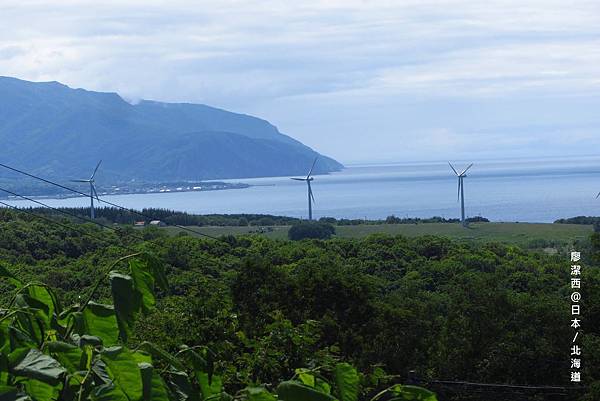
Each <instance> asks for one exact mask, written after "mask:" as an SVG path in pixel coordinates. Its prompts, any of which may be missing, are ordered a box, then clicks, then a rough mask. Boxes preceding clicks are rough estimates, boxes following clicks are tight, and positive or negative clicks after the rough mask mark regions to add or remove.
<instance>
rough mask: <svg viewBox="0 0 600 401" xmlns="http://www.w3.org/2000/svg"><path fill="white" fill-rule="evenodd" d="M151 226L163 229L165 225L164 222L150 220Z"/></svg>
mask: <svg viewBox="0 0 600 401" xmlns="http://www.w3.org/2000/svg"><path fill="white" fill-rule="evenodd" d="M150 225H151V226H156V227H165V226H166V225H167V224H166V223H165V222H164V221H160V220H152V221H151V222H150Z"/></svg>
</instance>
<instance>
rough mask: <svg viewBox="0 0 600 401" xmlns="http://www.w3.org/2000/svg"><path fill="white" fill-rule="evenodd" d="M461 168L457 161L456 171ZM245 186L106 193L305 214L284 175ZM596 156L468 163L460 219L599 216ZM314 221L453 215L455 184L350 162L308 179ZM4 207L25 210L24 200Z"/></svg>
mask: <svg viewBox="0 0 600 401" xmlns="http://www.w3.org/2000/svg"><path fill="white" fill-rule="evenodd" d="M467 164H468V163H463V162H457V163H456V166H457V168H461V169H462V168H463V167H465V166H466V165H467ZM230 181H231V182H245V183H248V184H251V185H253V186H252V187H250V188H246V189H237V190H224V191H207V192H187V193H163V194H142V195H121V196H106V197H105V199H106V200H109V201H111V202H114V203H117V204H120V205H123V206H125V207H128V208H134V209H142V208H144V207H156V208H168V209H173V210H181V211H188V212H192V213H199V214H205V213H267V214H275V215H289V216H296V217H306V216H307V213H308V212H307V200H306V196H307V195H306V185H305V184H304V183H302V182H296V181H292V180H290V179H289V178H287V177H277V178H259V179H241V180H230ZM598 191H600V157H582V158H578V159H573V158H564V159H557V158H553V159H538V160H525V161H524V160H501V161H480V162H476V163H475V165H474V166H473V168H472V169H471V170H470V171H469V175H468V177H467V178H465V199H466V210H467V215H468V216H477V215H481V216H484V217H487V218H489V219H490V220H493V221H521V222H552V221H554V220H556V219H558V218H562V217H571V216H577V215H600V199H598V200H596V199H595V196H596V194H597V193H598ZM313 192H314V195H315V198H316V203H315V205H314V209H313V210H314V215H315V217H317V218H318V217H322V216H332V217H337V218H340V217H345V218H370V219H375V218H385V217H386V216H389V215H391V214H395V215H396V216H399V217H404V216H411V217H431V216H443V217H447V218H450V217H458V216H459V213H460V211H459V204H458V203H457V180H456V177H455V176H454V173H453V172H452V171H451V170H450V168H449V167H448V165H447V164H446V163H444V162H439V163H405V164H387V165H355V166H350V167H348V168H347V169H346V170H344V171H342V172H339V173H335V174H331V175H327V176H316V177H315V180H314V181H313ZM43 201H44V202H45V203H48V204H50V205H52V206H87V205H88V204H89V200H88V199H84V198H70V199H61V200H58V199H52V200H48V199H45V200H43ZM12 204H15V205H18V206H28V205H29V204H28V203H27V202H17V201H14V202H12Z"/></svg>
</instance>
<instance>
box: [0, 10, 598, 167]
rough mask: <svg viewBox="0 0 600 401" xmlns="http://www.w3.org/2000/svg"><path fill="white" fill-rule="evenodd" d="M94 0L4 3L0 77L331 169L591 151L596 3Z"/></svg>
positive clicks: (0, 15)
mask: <svg viewBox="0 0 600 401" xmlns="http://www.w3.org/2000/svg"><path fill="white" fill-rule="evenodd" d="M52 3H57V4H59V5H56V4H52ZM98 3H100V2H98V1H72V0H61V1H56V2H49V1H30V0H2V1H1V2H0V75H7V76H14V77H17V78H22V79H27V80H35V81H54V80H56V81H60V82H62V83H65V84H67V85H69V86H72V87H83V88H86V89H91V90H99V91H114V92H118V93H119V94H121V96H123V97H124V98H126V99H127V100H129V101H136V100H138V99H141V98H144V99H154V100H162V101H172V102H198V103H205V104H209V105H212V106H217V107H222V108H225V109H228V110H231V111H236V112H242V113H248V114H252V115H256V116H259V117H262V118H265V119H267V120H269V121H270V122H271V123H273V124H274V125H276V126H277V127H278V128H279V129H280V131H282V132H284V133H286V134H288V135H291V136H293V137H295V138H297V139H299V140H301V141H302V142H304V143H306V144H307V145H309V146H312V147H314V148H315V149H317V150H318V151H321V152H323V153H326V154H328V155H330V156H333V157H335V158H337V159H338V160H340V161H342V162H359V161H414V160H433V159H446V158H450V159H468V158H474V159H477V160H480V159H482V158H498V157H521V156H536V157H537V156H545V155H557V154H565V153H566V154H570V155H576V154H578V153H582V154H600V107H599V106H600V1H598V0H592V1H583V0H582V1H573V2H570V1H564V0H558V1H554V0H542V1H536V0H527V1H523V0H518V1H512V0H511V1H509V0H506V1H460V0H457V1H427V0H416V1H412V0H408V1H403V0H397V1H378V0H370V1H355V0H339V1H338V0H328V1H310V0H306V1H222V0H219V1H177V0H169V1H152V0H144V1H130V0H119V1H106V0H105V1H103V2H102V4H98Z"/></svg>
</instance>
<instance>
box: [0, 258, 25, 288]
mask: <svg viewBox="0 0 600 401" xmlns="http://www.w3.org/2000/svg"><path fill="white" fill-rule="evenodd" d="M0 278H3V279H5V280H7V281H8V282H9V283H11V284H12V285H14V286H15V287H17V288H21V287H22V283H21V281H19V280H18V279H17V278H16V277H15V276H14V275H13V274H12V273H11V272H9V271H8V269H7V268H6V267H5V266H4V265H3V264H2V263H0Z"/></svg>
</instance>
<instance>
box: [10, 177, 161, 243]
mask: <svg viewBox="0 0 600 401" xmlns="http://www.w3.org/2000/svg"><path fill="white" fill-rule="evenodd" d="M0 191H4V192H6V193H9V194H11V195H13V196H17V197H19V198H22V199H24V200H27V201H31V202H34V203H36V204H38V205H40V206H42V207H44V208H48V209H50V210H53V211H56V212H58V213H62V214H64V215H66V216H69V217H74V218H76V219H79V220H82V221H84V222H87V223H93V224H95V225H97V226H99V227H102V228H105V229H108V230H111V231H113V232H115V233H120V230H119V229H118V228H115V227H111V226H107V225H106V224H102V223H100V222H99V221H96V220H93V219H90V218H88V217H83V216H80V215H77V214H74V213H69V212H67V211H65V210H61V209H59V208H55V207H52V206H50V205H47V204H45V203H44V202H41V201H38V200H35V199H32V198H30V197H27V196H24V195H21V194H18V193H16V192H13V191H10V190H8V189H5V188H2V187H0ZM0 204H3V205H7V206H10V207H11V208H12V209H15V210H18V211H23V212H25V213H28V214H30V215H33V216H36V217H40V218H42V219H44V220H46V221H49V222H51V223H57V224H59V225H61V226H62V227H65V228H70V227H69V226H67V225H66V224H62V223H59V222H56V221H54V220H52V219H50V218H47V217H44V216H40V215H37V214H35V213H33V212H29V211H26V210H25V209H21V208H18V207H16V206H12V205H9V204H7V203H5V202H0ZM76 231H78V232H80V233H85V232H84V231H83V230H76ZM85 234H86V235H89V236H92V237H93V238H96V239H101V240H103V241H104V242H106V243H110V244H111V245H113V244H112V242H109V241H106V240H105V239H104V238H101V237H99V236H93V235H91V234H87V233H85ZM125 234H126V235H132V236H135V237H136V238H137V239H138V240H140V241H142V242H143V241H147V242H149V243H151V244H154V245H158V243H157V242H156V241H158V240H146V239H145V238H144V236H143V235H141V234H139V233H138V232H135V231H134V232H128V233H125ZM117 246H120V247H122V248H123V249H126V250H128V251H130V252H137V250H135V249H133V248H130V247H126V246H124V245H120V244H117Z"/></svg>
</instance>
